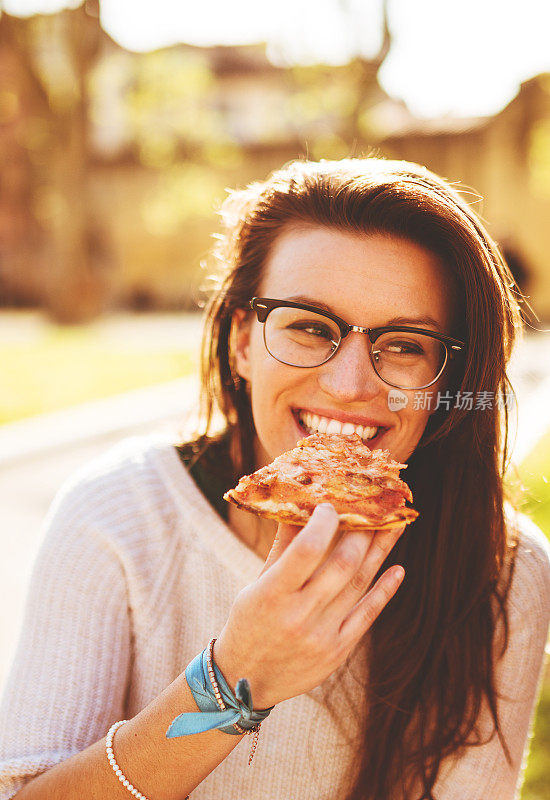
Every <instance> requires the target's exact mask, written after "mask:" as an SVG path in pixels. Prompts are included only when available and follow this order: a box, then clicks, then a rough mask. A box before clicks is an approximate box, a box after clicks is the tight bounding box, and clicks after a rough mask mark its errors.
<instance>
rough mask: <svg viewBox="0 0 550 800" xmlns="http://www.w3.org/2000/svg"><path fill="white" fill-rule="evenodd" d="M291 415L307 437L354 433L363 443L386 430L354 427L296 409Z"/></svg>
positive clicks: (348, 423) (350, 423)
mask: <svg viewBox="0 0 550 800" xmlns="http://www.w3.org/2000/svg"><path fill="white" fill-rule="evenodd" d="M293 413H294V416H295V418H296V420H297V422H298V424H299V425H300V427H301V428H302V429H303V430H304V431H305V432H306V434H307V435H311V434H312V433H356V434H357V435H358V436H360V437H361V439H362V441H363V442H372V440H373V439H375V438H378V436H379V435H382V434H383V433H384V432H385V431H386V430H387V428H384V427H377V428H375V427H367V426H366V425H355V424H354V423H352V422H340V420H337V419H332V418H331V417H321V416H319V415H318V414H312V413H311V412H310V411H305V410H303V409H296V410H295V411H294V412H293Z"/></svg>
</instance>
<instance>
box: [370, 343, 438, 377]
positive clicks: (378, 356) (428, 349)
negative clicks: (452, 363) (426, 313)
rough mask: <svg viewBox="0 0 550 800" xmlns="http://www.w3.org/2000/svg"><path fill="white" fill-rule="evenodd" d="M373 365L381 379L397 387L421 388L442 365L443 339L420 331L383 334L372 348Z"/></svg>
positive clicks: (436, 373) (435, 374)
mask: <svg viewBox="0 0 550 800" xmlns="http://www.w3.org/2000/svg"><path fill="white" fill-rule="evenodd" d="M372 356H373V363H374V368H375V369H376V371H377V373H378V375H379V376H380V377H381V378H382V380H384V381H387V383H390V384H391V385H392V386H397V387H399V388H400V389H422V388H423V387H424V386H428V385H429V384H430V383H432V382H433V381H434V380H435V379H436V378H437V376H438V375H439V373H440V372H441V370H442V369H443V367H444V365H445V360H446V358H447V350H446V348H445V345H444V344H443V342H440V341H438V340H437V339H432V337H431V336H424V335H423V334H421V333H408V332H407V333H405V332H403V333H399V332H390V333H384V334H382V335H381V336H379V337H378V339H377V340H376V342H375V343H374V347H373V350H372Z"/></svg>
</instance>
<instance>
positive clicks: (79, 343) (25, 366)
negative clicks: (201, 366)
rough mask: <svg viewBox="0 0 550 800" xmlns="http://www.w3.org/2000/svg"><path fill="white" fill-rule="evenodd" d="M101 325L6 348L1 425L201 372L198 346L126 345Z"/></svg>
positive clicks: (50, 330)
mask: <svg viewBox="0 0 550 800" xmlns="http://www.w3.org/2000/svg"><path fill="white" fill-rule="evenodd" d="M102 333H103V332H102V331H101V329H98V328H97V327H95V326H83V327H80V326H47V327H46V328H44V330H43V332H41V334H40V335H39V336H36V337H34V338H33V340H32V341H31V342H25V341H14V342H8V343H4V344H2V346H1V349H0V361H1V363H2V370H1V373H0V425H1V424H5V423H8V422H13V421H15V420H18V419H22V418H24V417H29V416H32V415H34V414H42V413H44V412H47V411H55V410H58V409H62V408H67V407H69V406H72V405H77V404H79V403H82V402H86V401H89V400H97V399H99V398H102V397H107V396H109V395H114V394H118V393H120V392H126V391H129V390H131V389H137V388H140V387H145V386H151V385H153V384H155V383H160V382H163V381H169V380H173V379H176V378H181V377H183V376H185V375H189V374H192V373H195V372H196V371H197V368H198V366H197V365H198V360H197V359H198V356H197V347H196V346H195V344H193V346H192V347H191V346H188V347H186V346H184V345H183V346H182V347H181V348H180V349H175V348H174V347H173V346H171V345H170V344H169V343H163V342H151V343H147V342H144V341H143V340H141V341H139V340H138V341H131V340H130V341H126V340H125V338H124V336H121V335H118V336H107V335H102Z"/></svg>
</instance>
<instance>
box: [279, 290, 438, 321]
mask: <svg viewBox="0 0 550 800" xmlns="http://www.w3.org/2000/svg"><path fill="white" fill-rule="evenodd" d="M287 300H290V301H291V302H293V303H308V304H309V305H311V306H317V308H320V309H323V310H324V311H328V312H329V313H330V314H335V313H336V312H335V311H334V309H333V308H331V307H330V306H327V304H326V303H322V302H321V301H320V300H315V299H314V298H313V297H308V296H307V295H305V294H296V295H293V296H292V297H287ZM336 316H339V314H336ZM386 325H430V326H431V327H433V328H435V329H436V330H439V329H440V327H441V326H440V324H439V323H438V322H437V321H436V320H435V319H434V318H433V317H430V315H429V314H423V315H422V316H419V317H392V318H391V319H389V320H388V321H387V322H386ZM377 327H384V326H383V325H380V326H377Z"/></svg>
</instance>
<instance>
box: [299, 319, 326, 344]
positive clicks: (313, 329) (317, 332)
mask: <svg viewBox="0 0 550 800" xmlns="http://www.w3.org/2000/svg"><path fill="white" fill-rule="evenodd" d="M288 329H289V330H293V331H302V332H303V333H308V334H309V335H310V336H316V337H318V338H320V339H328V340H332V339H334V331H332V330H331V328H330V327H329V326H328V325H325V324H323V323H322V322H317V321H315V320H299V321H297V322H293V323H292V324H291V325H289V326H288Z"/></svg>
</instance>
